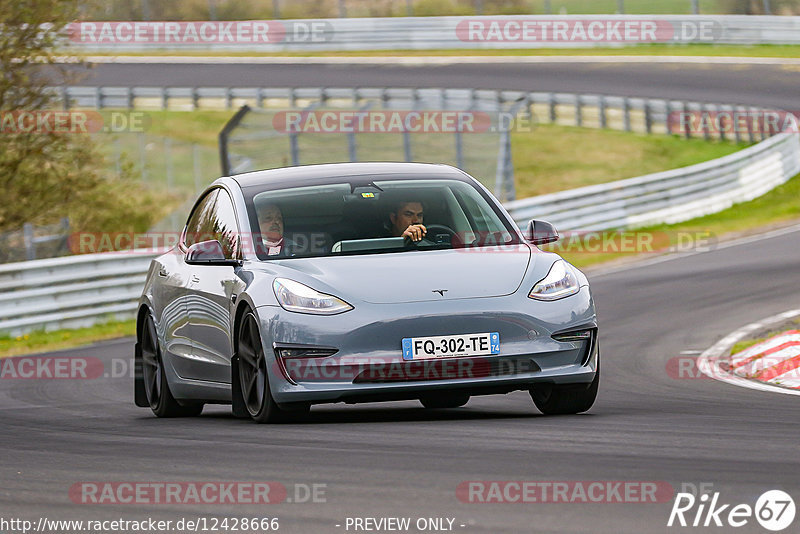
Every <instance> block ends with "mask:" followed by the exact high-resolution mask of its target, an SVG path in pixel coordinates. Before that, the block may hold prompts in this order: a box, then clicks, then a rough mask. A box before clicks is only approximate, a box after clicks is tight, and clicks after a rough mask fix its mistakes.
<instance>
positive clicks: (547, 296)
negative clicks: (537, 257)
mask: <svg viewBox="0 0 800 534" xmlns="http://www.w3.org/2000/svg"><path fill="white" fill-rule="evenodd" d="M580 288H581V287H580V283H579V282H578V275H577V274H576V273H575V269H573V268H572V266H571V265H570V264H568V263H567V262H565V261H564V260H558V261H557V262H555V263H554V264H553V266H552V267H550V272H549V273H547V276H545V277H544V278H542V279H541V280H539V282H537V283H536V285H535V286H533V289H531V292H530V293H528V296H529V297H530V298H532V299H536V300H558V299H561V298H564V297H568V296H570V295H574V294H575V293H577V292H578V291H579V290H580Z"/></svg>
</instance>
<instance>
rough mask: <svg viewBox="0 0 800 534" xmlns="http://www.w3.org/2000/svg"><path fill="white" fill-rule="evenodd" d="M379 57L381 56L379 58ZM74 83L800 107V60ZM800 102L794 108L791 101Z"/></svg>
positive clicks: (229, 72)
mask: <svg viewBox="0 0 800 534" xmlns="http://www.w3.org/2000/svg"><path fill="white" fill-rule="evenodd" d="M376 61H380V60H379V59H378V60H376ZM67 70H68V71H70V72H71V73H72V74H73V75H75V76H77V79H76V80H74V81H73V82H72V84H73V85H111V86H156V87H158V86H172V87H191V86H199V87H209V86H213V87H225V86H231V87H255V86H263V87H319V86H325V87H459V88H476V89H509V90H520V91H523V90H524V91H565V92H573V93H591V94H609V95H623V96H649V97H653V98H675V99H680V100H682V99H688V100H697V101H706V102H719V103H730V104H739V103H741V104H750V105H762V106H783V107H784V108H785V109H791V110H794V109H797V107H796V106H798V105H800V102H798V100H800V94H799V93H798V87H800V65H718V64H716V65H704V64H669V63H668V64H664V63H653V64H649V63H625V62H620V63H602V64H586V63H570V62H569V60H568V59H567V60H566V61H565V62H564V63H547V64H520V65H509V64H487V63H480V64H469V63H467V64H450V65H436V66H399V65H393V64H386V65H382V64H380V63H378V64H371V65H303V64H292V65H274V64H253V65H248V64H240V63H236V64H205V65H204V64H164V63H161V64H94V65H92V66H91V68H86V67H78V66H69V67H68V69H67ZM792 106H795V107H792Z"/></svg>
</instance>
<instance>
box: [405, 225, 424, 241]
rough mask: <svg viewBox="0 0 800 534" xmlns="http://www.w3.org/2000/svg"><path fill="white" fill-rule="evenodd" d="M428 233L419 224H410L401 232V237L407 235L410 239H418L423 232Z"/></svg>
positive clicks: (421, 236)
mask: <svg viewBox="0 0 800 534" xmlns="http://www.w3.org/2000/svg"><path fill="white" fill-rule="evenodd" d="M427 233H428V229H427V228H425V226H423V225H421V224H411V225H409V227H408V228H406V231H405V232H403V237H407V238H408V239H410V240H411V241H420V240H421V239H422V238H423V237H425V234H427Z"/></svg>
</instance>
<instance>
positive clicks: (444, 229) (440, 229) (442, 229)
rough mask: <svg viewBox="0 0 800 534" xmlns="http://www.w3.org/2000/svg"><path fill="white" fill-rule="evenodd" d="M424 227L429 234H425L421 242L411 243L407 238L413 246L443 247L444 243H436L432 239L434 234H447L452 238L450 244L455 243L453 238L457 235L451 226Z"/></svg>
mask: <svg viewBox="0 0 800 534" xmlns="http://www.w3.org/2000/svg"><path fill="white" fill-rule="evenodd" d="M424 226H425V229H426V230H427V233H426V234H425V237H423V238H422V239H421V240H419V241H411V240H410V239H408V238H406V242H410V243H411V244H412V245H417V246H419V245H423V246H435V245H441V244H443V242H441V241H438V242H437V241H434V240H433V239H431V237H430V236H432V235H434V234H442V233H445V234H447V235H448V237H449V238H450V240H449V243H452V242H453V238H454V237H455V235H456V232H455V230H453V229H452V228H450V227H449V226H445V225H443V224H426V225H424Z"/></svg>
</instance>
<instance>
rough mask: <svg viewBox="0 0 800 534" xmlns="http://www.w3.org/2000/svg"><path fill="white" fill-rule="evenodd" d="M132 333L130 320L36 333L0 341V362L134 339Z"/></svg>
mask: <svg viewBox="0 0 800 534" xmlns="http://www.w3.org/2000/svg"><path fill="white" fill-rule="evenodd" d="M135 333H136V321H135V320H133V319H131V320H129V321H109V322H106V323H103V324H99V325H95V326H90V327H87V328H75V329H68V330H53V331H51V332H45V331H42V330H37V331H34V332H31V333H29V334H25V335H24V336H16V337H10V336H5V337H0V358H6V357H9V356H21V355H24V354H34V353H38V352H50V351H54V350H63V349H69V348H73V347H80V346H82V345H88V344H90V343H94V342H97V341H103V340H105V339H115V338H120V337H126V336H133V335H134V334H135Z"/></svg>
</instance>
